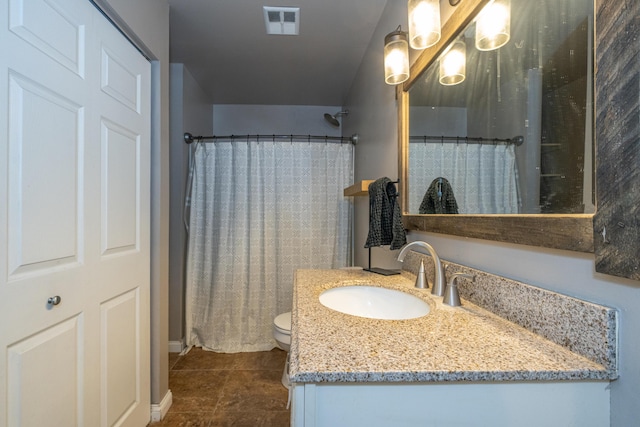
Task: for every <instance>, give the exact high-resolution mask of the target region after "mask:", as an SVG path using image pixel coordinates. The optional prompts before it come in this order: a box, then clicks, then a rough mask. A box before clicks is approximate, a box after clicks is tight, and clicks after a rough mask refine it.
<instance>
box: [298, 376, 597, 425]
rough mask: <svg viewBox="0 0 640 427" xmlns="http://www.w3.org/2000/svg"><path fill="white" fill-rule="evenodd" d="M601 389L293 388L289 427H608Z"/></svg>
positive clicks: (529, 385) (589, 385) (527, 385)
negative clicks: (290, 426)
mask: <svg viewBox="0 0 640 427" xmlns="http://www.w3.org/2000/svg"><path fill="white" fill-rule="evenodd" d="M608 384H609V383H608V381H575V382H572V381H563V382H500V383H418V384H416V383H414V384H411V383H401V384H393V383H359V384H352V383H351V384H349V383H318V384H295V385H294V388H293V396H292V412H291V425H292V426H294V427H337V426H349V427H357V426H366V427H389V426H398V427H401V426H475V427H481V426H491V427H501V426H503V427H513V426H518V427H527V426H531V427H539V426H580V427H589V426H593V427H602V426H607V425H609V390H608Z"/></svg>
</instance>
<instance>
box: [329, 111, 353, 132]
mask: <svg viewBox="0 0 640 427" xmlns="http://www.w3.org/2000/svg"><path fill="white" fill-rule="evenodd" d="M348 115H349V110H343V111H338V112H337V113H335V114H334V115H331V114H329V113H324V119H325V120H326V121H328V122H329V123H330V124H331V125H332V126H335V127H337V128H338V127H340V122H339V121H338V117H340V116H348Z"/></svg>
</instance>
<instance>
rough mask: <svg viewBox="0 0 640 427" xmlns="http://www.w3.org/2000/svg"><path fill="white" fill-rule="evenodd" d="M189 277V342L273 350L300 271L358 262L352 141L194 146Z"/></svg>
mask: <svg viewBox="0 0 640 427" xmlns="http://www.w3.org/2000/svg"><path fill="white" fill-rule="evenodd" d="M194 158H195V160H194V161H195V167H194V171H193V184H192V194H191V214H190V221H189V243H188V255H187V275H186V297H185V315H186V322H185V323H186V339H187V345H189V346H192V345H195V346H202V347H203V348H205V349H207V350H213V351H218V352H226V353H235V352H245V351H264V350H270V349H272V348H274V347H275V341H274V340H273V335H272V324H273V318H274V317H275V316H276V315H278V314H279V313H283V312H287V311H290V310H291V304H292V293H293V291H292V290H293V277H294V272H295V270H296V269H299V268H339V267H344V266H346V265H348V262H349V260H350V257H351V238H350V236H351V209H352V207H351V203H350V201H349V200H347V199H346V198H344V196H343V194H342V192H343V189H344V188H345V187H348V186H349V185H350V184H351V182H352V181H353V160H352V159H353V146H352V145H351V144H340V143H326V142H324V143H323V142H306V141H286V142H280V141H263V140H259V141H255V140H253V141H238V140H234V141H229V142H220V141H218V142H216V143H214V144H203V143H200V144H198V146H197V147H196V152H195V156H194Z"/></svg>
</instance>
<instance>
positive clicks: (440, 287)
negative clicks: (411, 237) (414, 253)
mask: <svg viewBox="0 0 640 427" xmlns="http://www.w3.org/2000/svg"><path fill="white" fill-rule="evenodd" d="M413 246H420V247H421V248H424V249H426V250H427V252H429V255H431V258H433V265H434V270H435V277H434V278H433V286H432V288H431V293H432V294H433V295H437V296H439V297H441V296H443V295H444V269H443V267H442V262H441V261H440V257H439V256H438V254H437V253H436V251H435V249H433V246H431V245H430V244H428V243H427V242H422V241H415V242H411V243H408V244H406V245H404V246H403V247H402V249H401V250H400V253H399V254H398V261H400V262H403V261H404V257H405V256H406V255H407V252H409V249H410V248H411V247H413Z"/></svg>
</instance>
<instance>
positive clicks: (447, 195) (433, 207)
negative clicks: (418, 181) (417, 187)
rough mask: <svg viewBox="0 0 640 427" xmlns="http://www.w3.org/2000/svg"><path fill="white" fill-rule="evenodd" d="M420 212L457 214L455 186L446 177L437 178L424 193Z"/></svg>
mask: <svg viewBox="0 0 640 427" xmlns="http://www.w3.org/2000/svg"><path fill="white" fill-rule="evenodd" d="M418 213H421V214H457V213H458V203H457V202H456V198H455V197H454V195H453V188H451V184H449V181H447V179H446V178H442V177H439V178H436V179H434V180H433V181H432V182H431V185H429V188H428V189H427V192H426V193H424V198H423V199H422V203H420V208H419V209H418Z"/></svg>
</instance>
